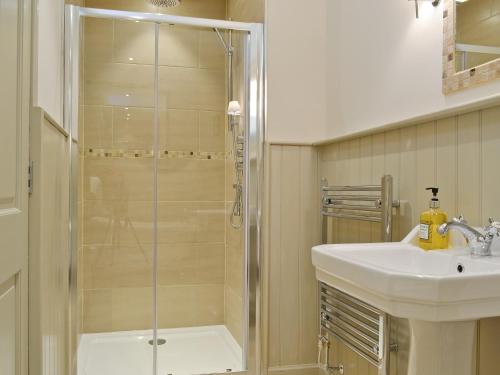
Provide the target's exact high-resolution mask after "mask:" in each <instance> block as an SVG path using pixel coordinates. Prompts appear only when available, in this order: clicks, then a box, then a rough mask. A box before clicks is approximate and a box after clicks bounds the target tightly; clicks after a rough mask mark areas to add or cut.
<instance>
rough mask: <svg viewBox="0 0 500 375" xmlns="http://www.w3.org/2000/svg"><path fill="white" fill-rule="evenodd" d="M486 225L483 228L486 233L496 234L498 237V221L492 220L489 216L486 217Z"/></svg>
mask: <svg viewBox="0 0 500 375" xmlns="http://www.w3.org/2000/svg"><path fill="white" fill-rule="evenodd" d="M488 223H489V224H488V225H487V226H486V228H484V230H485V231H486V233H488V234H489V235H490V236H492V237H493V236H494V235H496V236H497V237H500V222H498V221H495V220H493V219H492V218H491V217H490V218H488Z"/></svg>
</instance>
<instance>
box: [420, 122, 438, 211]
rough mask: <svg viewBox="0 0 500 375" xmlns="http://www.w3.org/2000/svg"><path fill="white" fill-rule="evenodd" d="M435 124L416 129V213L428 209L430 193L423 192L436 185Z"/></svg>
mask: <svg viewBox="0 0 500 375" xmlns="http://www.w3.org/2000/svg"><path fill="white" fill-rule="evenodd" d="M435 126H436V125H435V123H434V122H431V123H427V124H423V125H419V126H418V127H417V171H416V172H417V201H416V205H415V209H416V212H417V213H420V212H423V211H425V210H427V209H428V208H429V199H430V197H431V196H432V195H431V192H430V191H427V190H425V189H426V188H428V187H432V186H434V185H435V183H436V168H435V167H436V165H435V162H436V133H435Z"/></svg>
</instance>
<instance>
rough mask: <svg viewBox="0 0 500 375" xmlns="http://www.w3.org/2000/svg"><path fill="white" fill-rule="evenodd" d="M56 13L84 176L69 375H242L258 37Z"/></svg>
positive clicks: (116, 15)
mask: <svg viewBox="0 0 500 375" xmlns="http://www.w3.org/2000/svg"><path fill="white" fill-rule="evenodd" d="M67 14H68V17H69V22H68V24H69V25H70V26H69V29H70V30H71V32H72V33H76V32H78V29H79V28H78V24H81V26H82V27H81V40H82V43H81V46H80V47H81V48H80V49H79V53H80V59H76V58H75V56H78V55H77V54H76V55H74V54H72V55H71V56H70V57H69V58H68V60H67V64H68V65H67V68H68V71H69V72H70V74H69V76H73V77H75V76H78V75H77V74H76V75H75V74H74V73H75V70H76V69H77V67H78V61H75V60H79V62H80V66H79V69H80V73H81V74H80V79H79V83H80V89H79V90H76V88H77V87H78V85H75V84H72V85H71V87H70V88H72V90H73V91H71V90H68V93H69V96H68V99H67V100H68V101H72V103H75V96H76V97H77V98H79V100H77V101H76V102H79V105H78V107H79V112H80V116H79V120H78V129H79V149H80V155H81V159H80V162H81V164H82V165H81V167H82V168H81V170H82V171H83V172H82V176H81V184H80V189H81V195H80V202H79V203H80V205H79V206H80V209H81V211H82V214H81V224H80V228H81V235H80V238H81V241H80V244H79V250H78V252H79V258H78V259H79V265H78V272H79V278H78V279H79V285H78V291H79V294H80V301H81V312H82V314H81V315H82V316H81V323H82V324H81V340H80V346H79V356H78V373H79V375H104V374H106V375H110V374H111V375H112V374H117V375H118V374H120V375H127V374H131V375H132V374H133V375H142V374H144V375H150V374H154V375H156V374H162V375H163V374H202V373H227V372H240V371H246V370H250V371H251V372H252V373H255V371H256V368H257V366H258V360H259V359H258V355H257V351H256V348H257V345H258V336H257V332H256V329H257V319H258V300H257V296H258V289H257V288H258V258H259V257H258V252H259V219H260V216H259V213H260V208H259V207H260V206H259V201H258V192H259V181H260V176H261V169H260V168H261V146H262V143H261V142H262V133H263V132H262V115H261V111H262V99H261V98H262V97H261V95H262V85H261V84H262V82H261V77H262V76H261V73H262V70H261V69H262V60H261V58H262V55H261V53H262V44H261V28H260V27H258V26H257V25H245V24H238V23H228V22H225V21H213V25H212V24H209V21H208V20H196V19H186V18H183V17H174V16H165V15H151V14H138V13H129V12H117V11H106V10H95V9H86V8H79V7H74V6H70V7H68V11H67ZM77 21H78V22H77ZM71 24H73V26H71ZM225 26H227V28H226V27H225ZM229 26H234V27H235V28H237V29H238V30H232V31H229V30H230V29H231V28H230V27H229ZM252 33H253V34H252ZM70 34H71V33H70ZM252 36H253V39H252V38H251V37H252ZM69 37H71V35H69ZM72 40H75V38H74V35H73V38H72ZM71 69H73V74H71ZM75 91H76V92H75ZM78 94H79V95H78ZM230 103H231V105H229V104H230ZM228 105H229V107H230V108H229V111H228ZM72 108H73V110H74V108H75V105H73V106H72ZM71 117H74V116H70V118H71ZM249 342H251V343H252V345H254V346H249Z"/></svg>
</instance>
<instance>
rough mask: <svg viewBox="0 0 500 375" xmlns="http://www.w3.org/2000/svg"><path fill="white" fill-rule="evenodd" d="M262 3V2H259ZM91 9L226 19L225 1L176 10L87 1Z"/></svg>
mask: <svg viewBox="0 0 500 375" xmlns="http://www.w3.org/2000/svg"><path fill="white" fill-rule="evenodd" d="M259 1H262V0H259ZM85 6H87V7H89V8H104V9H117V10H128V11H133V12H147V13H166V14H174V15H179V16H189V17H202V18H216V19H221V20H222V19H225V17H226V1H225V0H183V1H182V4H181V5H180V6H178V7H175V8H159V7H155V6H153V5H151V4H150V3H149V2H148V1H147V0H144V1H137V0H86V1H85Z"/></svg>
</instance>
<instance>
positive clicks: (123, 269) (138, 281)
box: [83, 245, 153, 289]
mask: <svg viewBox="0 0 500 375" xmlns="http://www.w3.org/2000/svg"><path fill="white" fill-rule="evenodd" d="M83 264H84V269H83V274H84V288H85V289H106V288H108V289H109V288H142V287H151V286H152V281H153V262H152V249H151V246H147V247H146V246H145V247H141V246H123V245H122V246H117V245H88V246H85V247H84V248H83Z"/></svg>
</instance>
